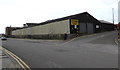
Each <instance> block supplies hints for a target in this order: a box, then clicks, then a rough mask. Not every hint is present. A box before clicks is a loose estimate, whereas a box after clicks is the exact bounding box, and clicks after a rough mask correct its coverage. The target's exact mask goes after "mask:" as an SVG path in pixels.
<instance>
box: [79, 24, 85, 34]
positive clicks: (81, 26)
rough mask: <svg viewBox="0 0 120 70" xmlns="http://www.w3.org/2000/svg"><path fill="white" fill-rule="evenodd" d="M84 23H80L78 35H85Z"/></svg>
mask: <svg viewBox="0 0 120 70" xmlns="http://www.w3.org/2000/svg"><path fill="white" fill-rule="evenodd" d="M86 31H87V30H86V23H80V33H86Z"/></svg>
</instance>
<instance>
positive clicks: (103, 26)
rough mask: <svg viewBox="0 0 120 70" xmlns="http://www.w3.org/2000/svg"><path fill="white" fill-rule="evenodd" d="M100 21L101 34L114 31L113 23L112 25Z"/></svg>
mask: <svg viewBox="0 0 120 70" xmlns="http://www.w3.org/2000/svg"><path fill="white" fill-rule="evenodd" d="M99 21H100V22H101V24H100V30H101V32H105V31H112V30H114V27H115V25H114V24H113V23H110V22H108V21H104V20H99Z"/></svg>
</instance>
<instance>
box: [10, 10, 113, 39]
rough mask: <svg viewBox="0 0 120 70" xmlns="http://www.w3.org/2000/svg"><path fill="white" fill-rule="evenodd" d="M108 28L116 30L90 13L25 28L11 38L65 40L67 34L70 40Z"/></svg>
mask: <svg viewBox="0 0 120 70" xmlns="http://www.w3.org/2000/svg"><path fill="white" fill-rule="evenodd" d="M104 25H105V26H104ZM111 26H113V27H111ZM106 27H107V28H108V30H109V27H110V30H113V29H114V25H113V24H104V23H102V22H100V21H99V20H97V19H96V18H94V17H93V16H92V15H90V14H89V13H88V12H83V13H80V14H76V15H71V16H67V17H63V18H58V19H54V20H49V21H45V22H42V23H39V24H35V25H34V26H30V27H29V26H28V27H25V28H24V27H23V28H22V29H18V30H14V31H12V35H11V36H12V37H19V38H36V39H64V36H65V34H67V39H70V38H73V37H75V36H78V35H84V34H92V33H98V32H101V31H104V30H105V29H104V28H106ZM111 28H113V29H111ZM105 31H106V30H105Z"/></svg>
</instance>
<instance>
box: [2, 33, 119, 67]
mask: <svg viewBox="0 0 120 70" xmlns="http://www.w3.org/2000/svg"><path fill="white" fill-rule="evenodd" d="M116 37H117V32H115V31H111V32H104V33H98V34H93V35H87V36H82V37H78V38H75V39H72V40H68V41H63V40H61V41H59V40H30V39H8V40H7V41H3V42H2V46H3V47H4V48H6V49H8V50H10V51H11V52H13V53H14V54H16V55H17V56H18V57H20V58H21V59H22V60H23V61H25V62H26V63H27V64H28V65H29V66H30V67H31V68H118V46H117V45H116V43H115V38H116Z"/></svg>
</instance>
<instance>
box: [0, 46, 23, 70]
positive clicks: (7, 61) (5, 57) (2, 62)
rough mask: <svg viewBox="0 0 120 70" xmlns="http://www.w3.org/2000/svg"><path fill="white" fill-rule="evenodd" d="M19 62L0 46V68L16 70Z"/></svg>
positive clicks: (2, 69) (0, 69)
mask: <svg viewBox="0 0 120 70" xmlns="http://www.w3.org/2000/svg"><path fill="white" fill-rule="evenodd" d="M18 69H21V67H20V66H19V64H18V63H17V62H16V61H15V60H14V59H13V58H12V57H11V56H10V55H9V54H8V53H7V52H5V51H4V50H3V48H2V46H0V70H18Z"/></svg>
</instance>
